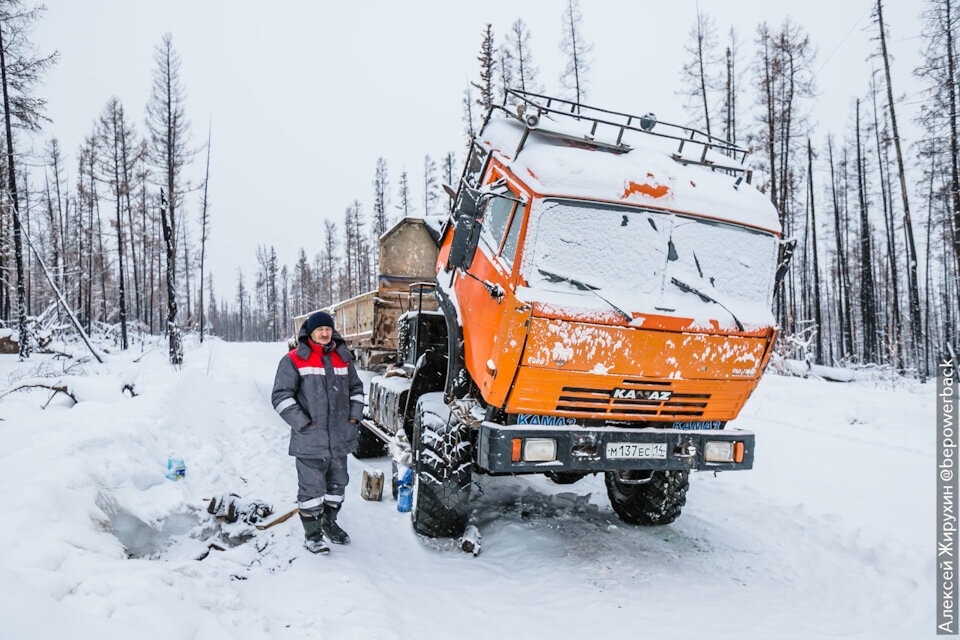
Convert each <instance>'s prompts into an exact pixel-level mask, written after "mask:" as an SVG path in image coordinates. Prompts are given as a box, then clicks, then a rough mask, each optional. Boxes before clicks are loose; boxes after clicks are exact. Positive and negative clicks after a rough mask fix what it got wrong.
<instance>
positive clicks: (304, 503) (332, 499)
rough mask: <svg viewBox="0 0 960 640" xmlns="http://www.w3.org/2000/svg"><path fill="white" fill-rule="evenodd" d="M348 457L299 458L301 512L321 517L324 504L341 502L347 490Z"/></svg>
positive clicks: (298, 477) (298, 494)
mask: <svg viewBox="0 0 960 640" xmlns="http://www.w3.org/2000/svg"><path fill="white" fill-rule="evenodd" d="M349 481H350V477H349V476H348V475H347V456H342V457H339V458H332V459H327V458H325V459H322V460H321V459H317V458H297V482H298V485H299V487H298V491H297V506H298V507H299V508H300V513H302V514H305V515H310V516H314V517H316V516H319V515H320V512H321V511H323V503H324V502H327V503H330V504H336V505H339V504H340V503H342V502H343V494H344V493H345V492H346V490H347V483H348V482H349Z"/></svg>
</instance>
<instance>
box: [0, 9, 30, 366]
mask: <svg viewBox="0 0 960 640" xmlns="http://www.w3.org/2000/svg"><path fill="white" fill-rule="evenodd" d="M0 80H2V82H3V125H4V128H5V129H6V135H7V174H8V176H7V177H8V179H9V181H8V185H7V186H8V188H9V190H10V200H11V203H12V204H13V247H14V260H15V261H16V263H17V332H18V333H19V334H20V337H19V340H20V342H19V343H18V346H19V352H20V358H21V359H23V358H29V357H30V335H29V333H28V329H27V300H26V298H27V291H26V288H25V286H24V273H23V239H22V237H21V235H22V232H23V231H22V229H21V228H20V203H19V200H18V198H17V176H16V171H15V169H14V163H13V128H12V125H11V122H10V121H11V118H12V114H11V113H10V96H9V92H8V90H7V61H6V53H5V46H4V41H3V29H2V27H0Z"/></svg>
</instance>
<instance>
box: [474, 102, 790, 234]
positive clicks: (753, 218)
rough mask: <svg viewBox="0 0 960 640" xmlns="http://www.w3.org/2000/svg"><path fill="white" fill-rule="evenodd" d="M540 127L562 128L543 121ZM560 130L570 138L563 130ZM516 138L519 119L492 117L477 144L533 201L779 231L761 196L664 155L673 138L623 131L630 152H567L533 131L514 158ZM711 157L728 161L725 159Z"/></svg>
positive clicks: (567, 147)
mask: <svg viewBox="0 0 960 640" xmlns="http://www.w3.org/2000/svg"><path fill="white" fill-rule="evenodd" d="M540 128H541V129H546V130H552V131H560V130H561V126H560V125H559V123H556V122H553V121H551V120H549V119H547V118H544V119H543V120H542V121H541V127H540ZM563 131H564V133H574V132H572V131H571V130H570V126H569V125H564V127H563ZM523 132H524V125H523V124H522V123H520V122H519V121H517V120H515V119H513V118H508V117H495V118H492V119H491V120H490V122H489V123H487V126H486V127H485V128H484V129H483V131H482V132H481V134H480V136H479V141H480V143H481V144H482V145H483V146H484V147H486V148H487V149H489V150H491V151H492V152H493V153H494V154H495V157H496V158H497V159H499V160H500V161H501V162H503V163H504V164H506V165H508V166H509V167H510V168H511V170H512V171H513V172H514V174H515V175H517V176H518V177H519V178H520V179H521V180H522V181H523V182H524V183H525V184H526V185H527V186H528V187H530V188H531V189H533V190H534V191H535V192H537V193H538V194H539V195H557V196H570V197H577V198H587V199H596V200H605V201H609V202H622V203H624V204H638V205H646V206H651V207H657V208H661V209H670V210H673V211H682V212H686V213H692V214H697V215H702V216H707V217H711V218H717V219H722V220H727V221H730V222H734V223H738V224H745V225H750V226H752V227H757V228H760V229H765V230H768V231H773V232H775V233H780V232H781V227H780V220H779V216H778V215H777V210H776V208H775V207H774V206H773V204H772V203H771V202H770V200H769V199H768V198H767V197H766V196H764V195H763V194H762V193H760V192H759V191H757V189H755V188H754V187H753V186H752V185H749V184H747V183H746V182H745V181H741V183H740V184H739V186H737V187H736V188H734V185H735V182H736V178H734V177H733V176H730V175H727V174H725V173H722V172H719V171H711V170H710V169H707V168H705V167H700V166H695V165H683V164H680V163H679V162H677V161H676V160H674V159H673V158H672V157H671V155H672V154H673V153H675V152H676V151H677V143H676V141H675V140H667V139H663V138H657V137H656V136H650V135H644V134H640V133H635V132H634V133H632V132H629V131H628V132H627V134H626V135H625V136H624V142H625V143H627V144H629V145H630V146H631V147H632V150H631V151H629V152H628V153H619V154H617V153H611V152H606V151H599V150H596V149H592V148H586V147H576V146H572V145H571V144H569V143H567V142H565V141H562V140H559V139H557V138H556V137H551V136H548V135H545V134H543V133H539V132H538V131H537V130H533V131H531V133H530V135H529V137H528V138H527V140H526V143H525V144H524V146H523V149H522V150H521V151H520V153H519V154H518V155H517V156H516V157H513V155H514V154H515V153H516V149H517V147H518V146H519V143H520V140H521V137H522V135H523ZM582 133H583V134H585V133H588V130H586V129H585V130H584V131H583V132H582ZM631 133H632V135H631ZM581 135H582V134H581ZM597 138H598V139H600V136H599V135H598V136H597ZM691 146H694V145H691ZM697 148H698V149H702V147H699V146H698V145H697ZM696 153H697V154H699V151H696ZM685 155H686V154H685ZM711 157H712V156H711V155H710V154H708V156H707V158H708V159H710V158H711ZM718 159H722V160H723V161H726V162H729V158H726V157H724V156H718Z"/></svg>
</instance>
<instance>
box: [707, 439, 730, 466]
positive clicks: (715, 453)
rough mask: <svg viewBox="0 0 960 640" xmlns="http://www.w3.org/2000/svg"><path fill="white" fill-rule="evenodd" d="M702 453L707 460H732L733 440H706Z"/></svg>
mask: <svg viewBox="0 0 960 640" xmlns="http://www.w3.org/2000/svg"><path fill="white" fill-rule="evenodd" d="M703 455H704V457H705V458H706V460H707V462H733V442H730V441H729V440H728V441H725V442H716V441H713V442H708V443H707V448H706V449H705V450H704V454H703Z"/></svg>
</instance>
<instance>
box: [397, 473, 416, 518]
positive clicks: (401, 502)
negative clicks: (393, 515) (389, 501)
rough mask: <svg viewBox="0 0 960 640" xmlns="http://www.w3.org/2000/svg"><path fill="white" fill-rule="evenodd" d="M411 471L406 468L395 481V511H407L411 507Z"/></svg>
mask: <svg viewBox="0 0 960 640" xmlns="http://www.w3.org/2000/svg"><path fill="white" fill-rule="evenodd" d="M412 485H413V472H412V471H411V470H410V469H407V470H406V471H405V472H404V473H403V475H402V476H400V479H399V480H398V481H397V511H400V512H401V513H407V512H408V511H410V509H412V508H413V487H412Z"/></svg>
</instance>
